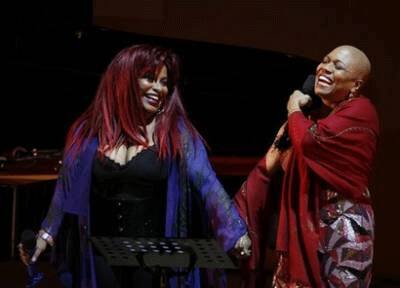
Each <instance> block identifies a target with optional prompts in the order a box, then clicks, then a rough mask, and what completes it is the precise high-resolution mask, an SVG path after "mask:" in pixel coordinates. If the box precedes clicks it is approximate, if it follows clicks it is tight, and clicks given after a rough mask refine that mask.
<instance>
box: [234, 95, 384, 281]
mask: <svg viewBox="0 0 400 288" xmlns="http://www.w3.org/2000/svg"><path fill="white" fill-rule="evenodd" d="M288 129H289V136H290V139H291V142H292V148H291V149H292V151H291V153H290V154H289V156H288V157H289V159H288V161H287V167H285V173H284V178H283V183H282V188H281V192H280V193H281V199H280V211H279V222H278V230H277V238H276V241H277V242H276V250H278V251H280V252H282V253H284V255H285V257H287V261H288V263H287V264H288V271H287V275H288V277H289V279H288V284H293V285H299V286H300V287H324V283H322V281H321V277H320V264H319V259H318V254H317V251H318V243H319V231H318V230H319V221H320V215H319V209H320V208H321V203H320V199H321V193H322V192H323V191H326V190H332V191H335V192H337V193H339V195H340V197H343V198H345V199H350V200H352V201H354V202H357V203H366V204H370V203H371V199H370V195H369V190H368V185H369V178H370V174H371V169H372V166H373V159H374V156H375V150H376V144H377V138H378V135H379V122H378V116H377V113H376V111H375V108H374V106H373V105H372V103H371V102H370V100H368V99H367V98H365V97H362V96H361V97H357V98H352V99H349V100H347V101H344V102H342V103H340V104H339V105H338V106H337V107H336V108H335V109H334V110H333V111H332V113H331V114H330V115H329V116H327V117H326V118H323V119H320V120H317V121H312V120H310V119H308V118H307V117H305V116H304V114H303V113H302V112H294V113H292V114H290V116H289V119H288ZM262 162H265V159H264V158H263V160H261V162H260V163H261V165H265V164H262ZM285 162H286V161H285ZM257 167H258V168H257ZM257 167H256V168H255V170H253V171H252V172H251V173H250V175H249V176H248V178H247V180H246V183H245V184H244V185H246V186H245V187H247V191H246V193H245V194H243V193H241V191H239V193H237V195H236V196H235V200H236V205H237V207H238V208H239V211H240V213H241V215H242V217H243V218H244V219H245V220H246V221H247V224H248V229H249V231H250V236H251V239H252V243H253V247H252V250H253V251H254V252H255V253H253V255H252V256H251V258H250V260H249V261H248V262H247V265H248V266H247V270H248V273H251V272H252V271H254V269H256V268H257V267H258V266H259V265H261V263H262V262H263V260H262V257H263V255H262V254H260V253H259V251H263V250H265V248H263V247H264V246H265V245H267V243H266V242H262V241H265V240H261V238H260V237H259V235H264V234H265V233H266V232H265V231H263V230H267V228H266V227H263V226H262V224H263V223H265V222H266V221H265V220H263V217H269V216H267V215H271V214H270V211H268V209H267V210H265V209H264V212H263V213H266V214H265V215H264V216H262V215H260V214H259V211H261V210H260V209H259V207H260V206H262V207H268V205H267V204H266V202H265V201H267V202H268V197H269V196H268V195H270V194H271V193H279V191H274V189H273V187H272V186H271V185H270V183H271V179H269V178H268V177H267V176H266V174H263V172H265V170H264V168H263V167H265V166H260V164H259V165H258V166H257ZM242 189H243V188H242ZM244 196H245V197H244ZM263 237H264V239H265V236H263ZM260 240H261V241H260ZM249 283H250V284H249ZM249 283H247V284H245V286H246V287H257V286H254V285H253V286H252V285H251V282H249ZM259 287H260V286H259Z"/></svg>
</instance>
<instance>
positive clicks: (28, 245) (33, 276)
mask: <svg viewBox="0 0 400 288" xmlns="http://www.w3.org/2000/svg"><path fill="white" fill-rule="evenodd" d="M21 244H22V247H23V249H24V250H25V251H26V252H27V253H28V255H29V258H31V257H32V256H33V253H35V248H36V234H35V233H34V232H33V231H32V230H24V231H23V232H22V234H21ZM27 274H28V279H27V283H26V286H25V287H26V288H34V287H36V285H38V284H39V282H40V281H41V280H42V279H43V273H42V272H39V271H38V269H37V266H36V263H33V262H32V261H29V264H28V266H27Z"/></svg>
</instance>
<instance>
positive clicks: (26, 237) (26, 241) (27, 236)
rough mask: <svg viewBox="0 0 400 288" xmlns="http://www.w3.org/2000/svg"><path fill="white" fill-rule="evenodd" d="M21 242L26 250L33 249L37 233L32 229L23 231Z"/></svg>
mask: <svg viewBox="0 0 400 288" xmlns="http://www.w3.org/2000/svg"><path fill="white" fill-rule="evenodd" d="M21 243H22V245H23V246H24V249H26V250H28V251H29V250H33V249H34V248H35V246H36V234H35V233H34V232H33V231H32V230H24V231H22V233H21Z"/></svg>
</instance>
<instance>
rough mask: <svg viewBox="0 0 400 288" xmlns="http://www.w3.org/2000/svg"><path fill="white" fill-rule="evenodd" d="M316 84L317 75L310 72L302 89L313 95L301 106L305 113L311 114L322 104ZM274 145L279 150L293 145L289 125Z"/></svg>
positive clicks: (304, 92) (305, 92)
mask: <svg viewBox="0 0 400 288" xmlns="http://www.w3.org/2000/svg"><path fill="white" fill-rule="evenodd" d="M314 85H315V75H313V74H310V75H308V76H307V78H306V80H305V81H304V83H303V86H302V87H301V89H300V91H301V92H302V93H303V94H307V95H309V96H310V97H311V101H310V102H309V103H308V104H307V105H305V106H302V107H300V108H301V110H302V111H303V113H304V114H305V115H308V114H310V113H311V111H312V110H315V109H317V108H319V107H320V105H321V104H322V101H321V99H320V98H319V97H318V96H317V95H315V93H314ZM274 145H275V147H276V148H278V149H279V150H286V149H287V148H289V147H290V146H291V145H292V143H291V141H290V138H289V131H288V129H287V125H286V126H285V131H284V132H283V134H282V136H281V137H279V138H278V139H277V140H275V142H274Z"/></svg>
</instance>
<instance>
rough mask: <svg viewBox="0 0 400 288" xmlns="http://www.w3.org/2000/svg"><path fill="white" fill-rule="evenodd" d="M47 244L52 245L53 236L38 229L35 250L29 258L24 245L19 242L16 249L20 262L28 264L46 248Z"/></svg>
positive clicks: (34, 260) (35, 259)
mask: <svg viewBox="0 0 400 288" xmlns="http://www.w3.org/2000/svg"><path fill="white" fill-rule="evenodd" d="M47 244H49V245H50V246H53V244H54V241H53V238H52V237H51V235H50V234H48V233H46V231H44V230H40V231H39V233H38V237H37V238H36V246H35V252H34V253H33V255H32V258H31V257H30V255H29V253H28V251H27V250H26V249H25V247H24V245H23V244H22V243H20V244H19V245H18V251H19V257H20V259H21V261H22V263H24V264H25V265H29V263H34V262H36V261H37V259H38V258H39V256H40V255H41V254H42V252H43V251H44V250H46V247H47Z"/></svg>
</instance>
